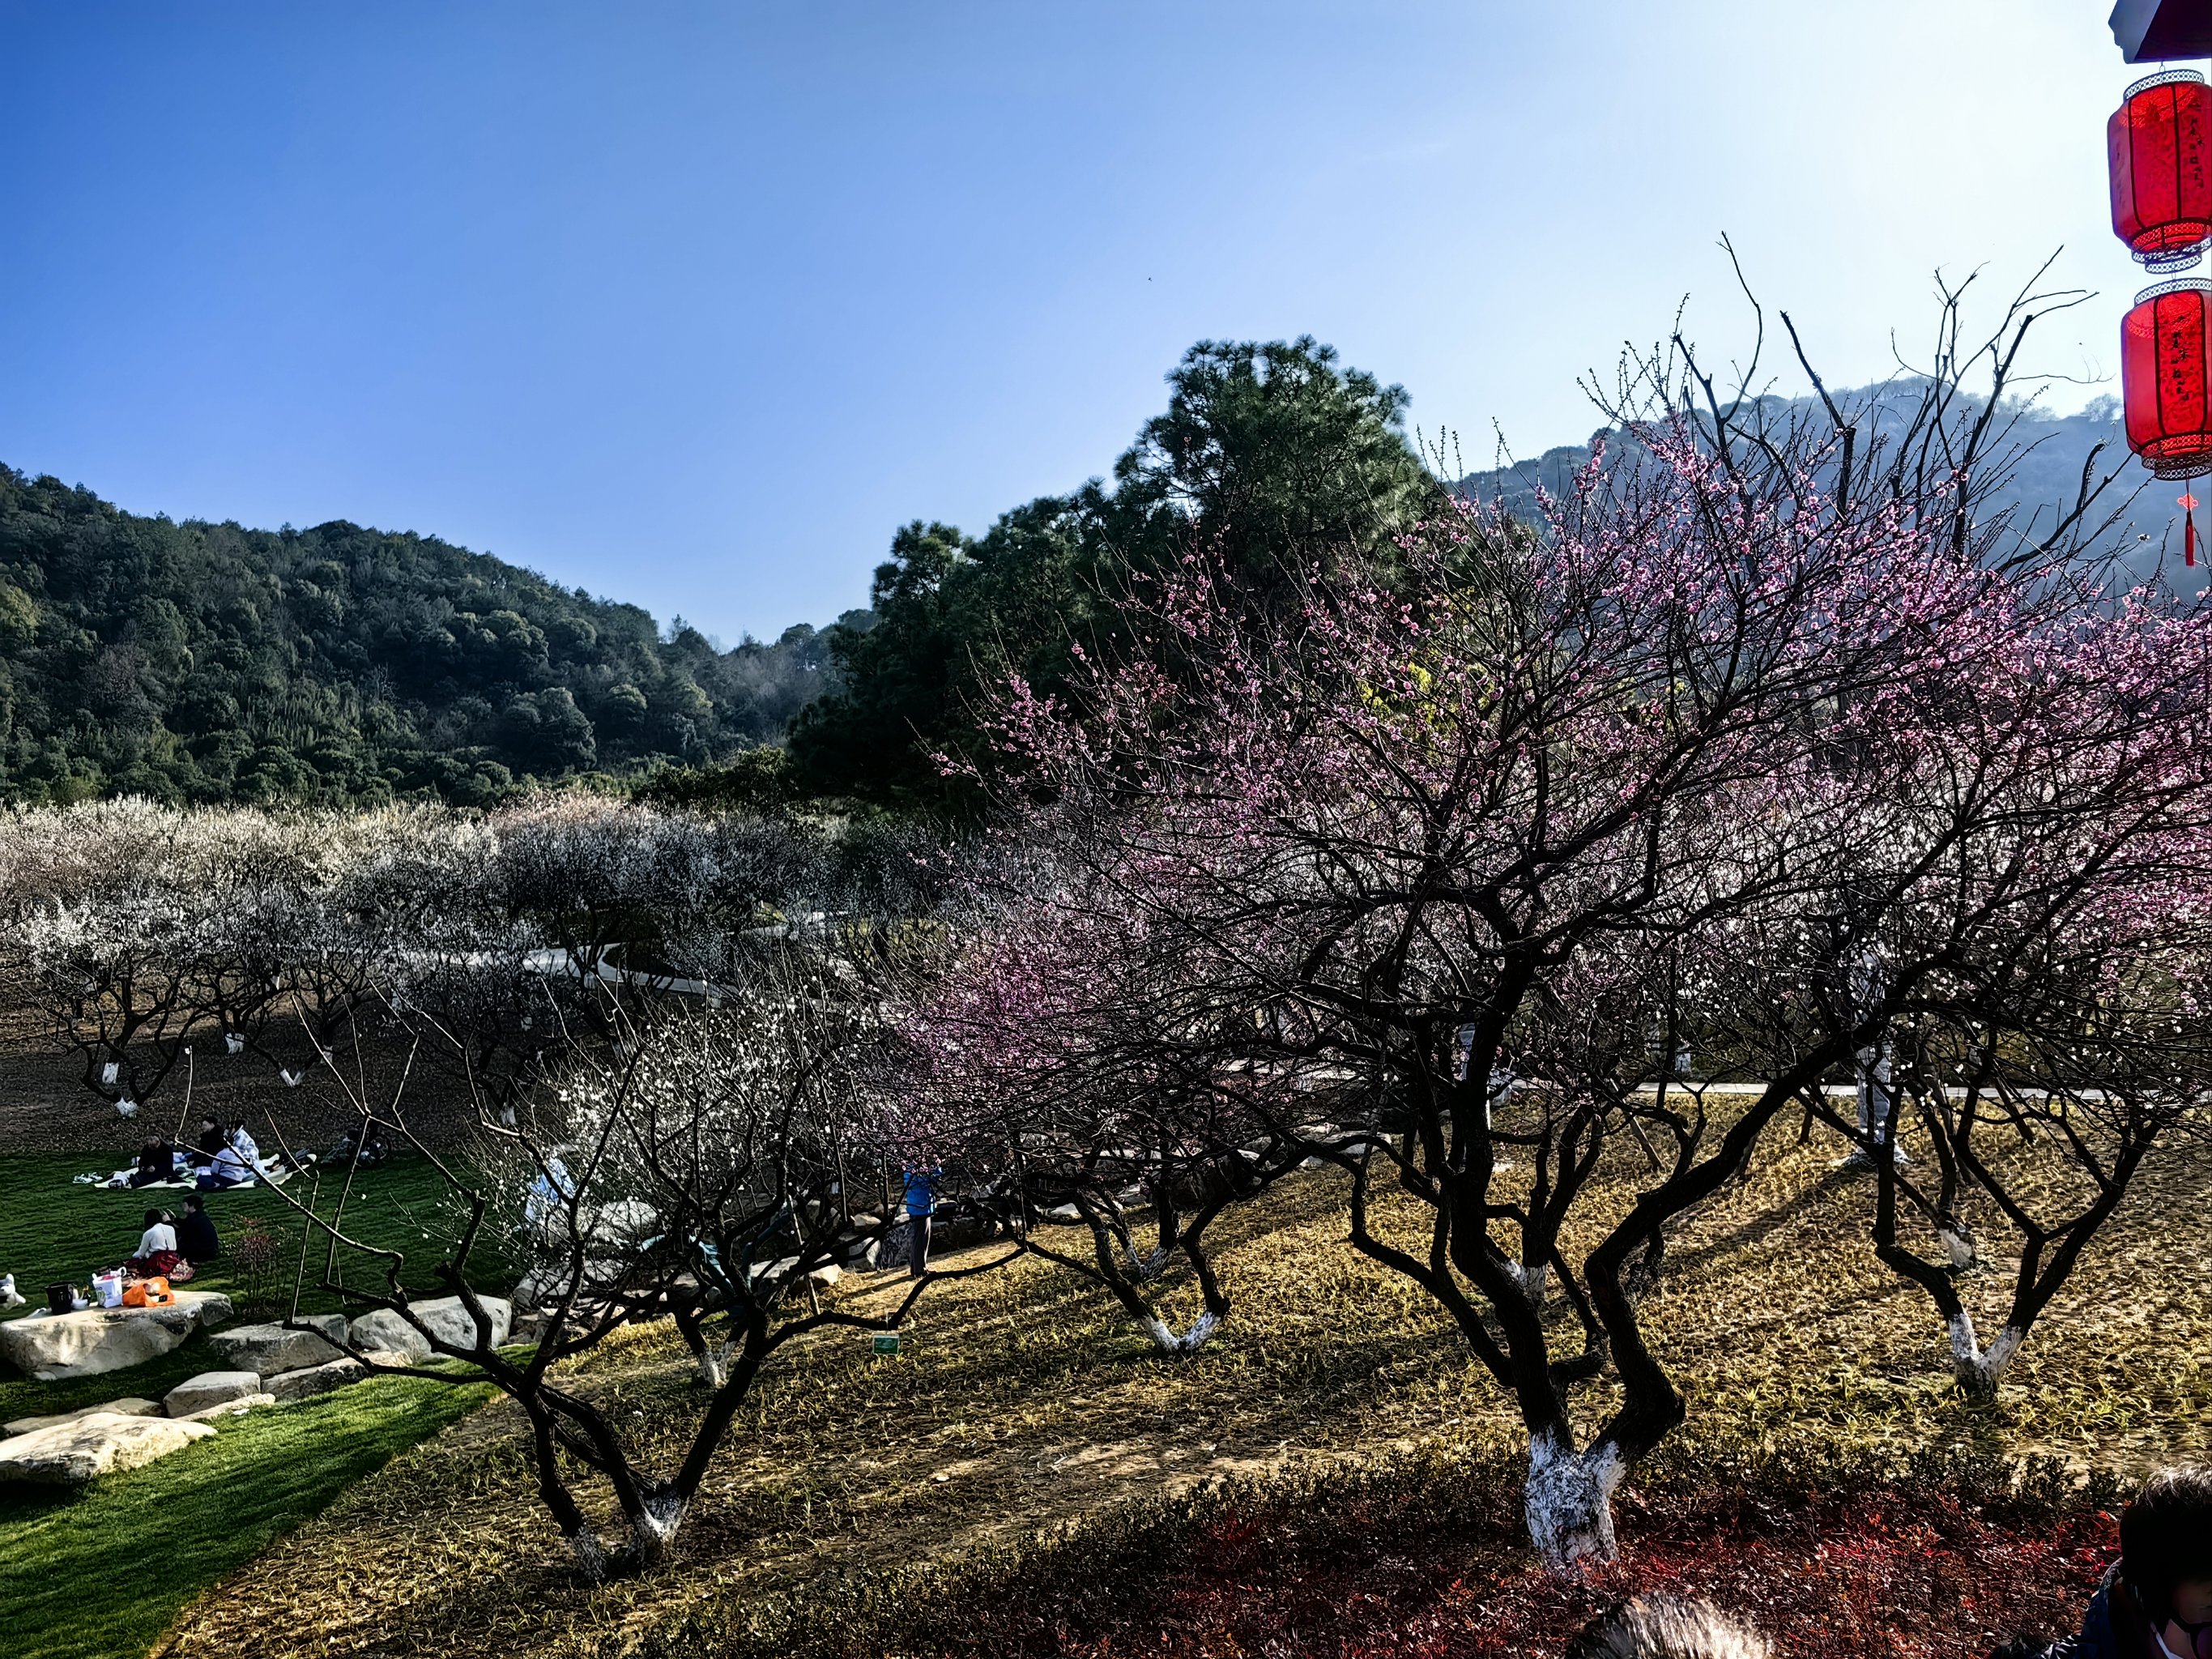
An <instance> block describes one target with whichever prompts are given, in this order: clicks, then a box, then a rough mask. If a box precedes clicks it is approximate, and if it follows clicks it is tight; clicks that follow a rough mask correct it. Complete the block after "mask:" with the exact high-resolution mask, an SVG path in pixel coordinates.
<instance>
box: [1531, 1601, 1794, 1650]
mask: <svg viewBox="0 0 2212 1659" xmlns="http://www.w3.org/2000/svg"><path fill="white" fill-rule="evenodd" d="M1566 1659H1774V1644H1772V1643H1771V1642H1769V1641H1768V1640H1767V1639H1766V1638H1765V1637H1764V1636H1762V1635H1760V1634H1759V1632H1758V1631H1756V1630H1754V1629H1753V1627H1752V1626H1749V1625H1747V1624H1746V1623H1744V1622H1743V1620H1740V1619H1737V1618H1735V1617H1733V1616H1732V1615H1730V1614H1729V1613H1723V1612H1722V1611H1721V1610H1720V1609H1719V1608H1718V1607H1715V1606H1714V1605H1713V1604H1712V1603H1711V1602H1710V1601H1701V1600H1698V1599H1695V1598H1692V1597H1688V1596H1680V1595H1638V1596H1636V1597H1634V1598H1633V1599H1632V1600H1630V1601H1623V1602H1622V1603H1620V1606H1618V1607H1614V1608H1613V1609H1612V1610H1611V1611H1610V1612H1608V1613H1604V1614H1602V1615H1601V1616H1600V1617H1598V1618H1596V1619H1594V1620H1591V1621H1590V1622H1589V1624H1588V1625H1587V1626H1583V1631H1582V1633H1581V1634H1580V1635H1578V1636H1577V1637H1576V1638H1575V1639H1574V1640H1573V1641H1571V1642H1570V1643H1569V1644H1567V1654H1566Z"/></svg>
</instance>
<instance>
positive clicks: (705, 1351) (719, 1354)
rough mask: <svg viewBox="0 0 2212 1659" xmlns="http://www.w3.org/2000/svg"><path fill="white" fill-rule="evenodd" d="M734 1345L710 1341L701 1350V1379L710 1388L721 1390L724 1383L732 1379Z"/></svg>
mask: <svg viewBox="0 0 2212 1659" xmlns="http://www.w3.org/2000/svg"><path fill="white" fill-rule="evenodd" d="M731 1346H732V1345H731V1344H729V1343H726V1342H725V1343H720V1344H716V1343H713V1342H709V1343H708V1344H707V1346H705V1347H703V1348H702V1349H700V1350H699V1380H700V1382H702V1383H705V1384H706V1385H707V1387H708V1389H714V1390H716V1391H718V1392H719V1391H720V1389H721V1386H722V1384H723V1383H726V1382H728V1381H729V1380H730V1349H731Z"/></svg>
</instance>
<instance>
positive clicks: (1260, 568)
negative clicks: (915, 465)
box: [792, 337, 1443, 809]
mask: <svg viewBox="0 0 2212 1659" xmlns="http://www.w3.org/2000/svg"><path fill="white" fill-rule="evenodd" d="M1168 384H1169V386H1170V397H1169V400H1168V407H1167V410H1166V411H1165V412H1164V414H1161V415H1158V416H1155V417H1154V418H1152V420H1150V421H1148V422H1146V423H1145V426H1144V428H1143V429H1142V430H1141V431H1140V432H1139V434H1138V435H1137V440H1136V441H1135V443H1134V444H1133V445H1132V446H1131V447H1129V449H1128V450H1127V452H1126V453H1123V454H1122V456H1121V459H1119V460H1117V461H1116V462H1115V465H1114V473H1113V482H1112V483H1111V484H1109V483H1106V482H1105V481H1103V480H1101V479H1093V480H1091V482H1090V483H1086V484H1085V485H1084V486H1083V487H1082V488H1081V489H1078V490H1076V491H1075V492H1074V493H1073V494H1072V495H1064V496H1051V495H1048V496H1040V497H1039V498H1038V499H1036V500H1035V501H1030V502H1029V503H1027V504H1026V505H1024V506H1022V507H1016V508H1014V509H1013V510H1012V512H1010V513H1004V514H1002V515H1001V516H1000V519H999V521H998V522H997V523H996V524H995V525H994V526H992V527H991V529H990V530H989V531H988V532H987V533H986V534H984V535H983V536H981V538H971V537H969V536H966V535H963V533H962V532H960V531H959V530H957V528H955V527H954V526H951V525H945V524H936V523H924V522H923V521H921V520H915V522H914V523H912V524H909V525H908V526H906V527H905V528H903V529H902V530H901V531H900V532H898V533H897V535H896V537H894V538H893V539H892V542H891V556H890V559H889V560H888V561H886V562H884V564H882V565H880V566H878V568H877V570H876V575H875V584H874V587H873V589H872V592H871V593H870V596H869V603H870V607H871V614H872V618H873V625H872V627H870V628H868V629H866V631H863V630H861V629H857V628H854V627H850V626H844V625H841V626H838V627H836V628H832V629H829V651H830V653H831V655H832V657H833V658H834V659H835V660H836V664H837V665H838V666H839V667H840V668H841V669H842V671H843V675H844V682H845V684H844V687H843V689H842V690H839V691H836V692H834V693H832V694H830V695H829V696H824V697H823V698H822V699H821V700H819V701H818V702H815V703H813V704H811V705H810V706H809V707H808V708H806V709H805V711H804V712H803V713H802V714H801V715H800V716H799V720H798V721H797V722H796V724H795V726H794V727H793V733H792V759H793V769H794V771H795V773H796V774H797V776H798V779H799V782H800V784H801V786H802V787H805V788H807V789H810V790H811V791H814V792H817V793H832V794H850V795H854V796H858V797H860V798H863V799H872V800H876V801H878V802H882V803H884V804H891V805H927V806H935V807H940V808H943V807H952V808H956V809H957V808H959V807H962V806H965V805H971V804H972V800H971V798H970V797H969V795H968V794H967V793H966V787H965V786H964V785H963V784H962V783H960V782H959V781H957V780H950V779H947V778H946V777H945V775H944V772H943V769H942V768H941V766H940V765H939V762H938V761H937V760H936V758H935V757H936V756H938V755H939V754H945V755H949V756H953V757H961V756H973V755H975V754H977V753H979V752H980V751H981V749H982V747H983V744H982V741H981V737H980V735H979V732H978V728H977V726H976V717H975V710H976V708H977V705H978V702H979V701H980V700H981V698H982V697H983V696H986V695H987V694H988V692H989V691H991V690H993V689H994V688H995V687H997V686H998V685H1000V684H1002V683H1003V682H1004V680H1005V679H1006V676H1007V675H1008V674H1009V673H1019V674H1020V675H1022V676H1023V678H1025V679H1026V680H1027V681H1029V683H1030V684H1032V685H1033V686H1036V687H1037V688H1039V689H1040V690H1053V689H1055V688H1058V687H1060V686H1061V685H1063V684H1066V677H1067V672H1068V670H1069V667H1070V665H1071V662H1072V660H1073V657H1072V652H1071V647H1075V646H1082V647H1085V649H1092V648H1095V647H1100V646H1103V645H1104V644H1107V643H1109V637H1108V636H1109V635H1110V634H1111V632H1112V631H1113V630H1115V629H1120V628H1122V627H1125V626H1126V625H1127V617H1128V616H1129V615H1130V612H1129V611H1128V610H1127V608H1126V607H1124V606H1121V605H1119V604H1117V603H1115V600H1116V599H1117V598H1118V596H1119V595H1120V594H1121V592H1123V591H1124V590H1125V589H1126V586H1127V584H1128V583H1129V582H1130V581H1132V580H1140V579H1143V578H1145V577H1146V576H1157V575H1158V574H1160V573H1162V572H1164V571H1166V570H1168V569H1169V568H1172V567H1173V566H1174V564H1175V563H1176V562H1177V561H1179V560H1180V559H1181V558H1182V556H1183V555H1184V554H1185V553H1187V552H1188V551H1189V550H1191V549H1192V548H1194V547H1196V546H1206V547H1209V548H1211V549H1212V550H1214V552H1215V553H1216V555H1217V556H1218V557H1219V558H1220V559H1221V560H1222V562H1223V564H1224V566H1225V568H1227V569H1228V570H1230V571H1231V572H1232V573H1234V574H1235V576H1236V578H1237V582H1238V585H1239V588H1240V591H1242V592H1245V593H1247V594H1249V596H1250V597H1251V599H1252V600H1253V602H1254V603H1255V604H1259V605H1267V604H1268V603H1270V602H1271V600H1272V598H1273V596H1277V595H1279V593H1280V592H1283V591H1284V590H1285V586H1287V585H1288V584H1289V582H1290V581H1291V579H1292V578H1293V577H1294V576H1295V575H1296V574H1297V572H1298V570H1299V569H1301V568H1303V567H1304V565H1305V564H1307V563H1310V562H1313V561H1315V560H1316V559H1320V560H1337V559H1346V558H1354V559H1360V560H1365V561H1370V562H1372V561H1381V562H1385V563H1387V562H1389V560H1390V559H1391V557H1392V556H1393V549H1394V538H1395V537H1396V536H1397V535H1398V534H1399V533H1400V532H1402V531H1403V530H1405V529H1406V528H1407V527H1409V526H1411V525H1412V524H1413V522H1414V521H1416V520H1419V518H1420V517H1422V516H1423V515H1424V514H1425V513H1428V512H1430V511H1431V510H1433V508H1434V507H1436V506H1437V503H1438V502H1440V501H1442V499H1443V486H1442V485H1441V484H1440V483H1438V482H1437V480H1436V479H1435V478H1434V477H1432V476H1431V474H1430V472H1429V471H1427V469H1426V468H1425V467H1424V466H1423V465H1421V463H1420V460H1419V457H1418V456H1416V455H1415V453H1413V449H1412V448H1411V447H1410V446H1408V444H1407V441H1406V437H1405V432H1404V422H1405V411H1406V407H1407V401H1408V399H1407V395H1406V392H1405V391H1404V390H1403V388H1401V387H1399V386H1383V384H1381V383H1380V382H1379V381H1377V380H1376V379H1375V377H1374V376H1373V375H1371V374H1364V373H1363V372H1361V371H1360V370H1358V369H1352V368H1342V367H1340V364H1339V362H1338V360H1337V355H1336V352H1335V351H1334V349H1332V348H1330V347H1328V346H1325V345H1320V344H1317V343H1315V342H1314V341H1313V340H1312V339H1311V338H1310V337H1302V338H1299V339H1297V340H1295V341H1291V342H1288V343H1284V342H1280V341H1278V342H1274V343H1268V344H1255V343H1250V342H1243V343H1227V342H1221V341H1201V342H1200V343H1198V344H1197V345H1194V346H1193V347H1192V348H1191V349H1190V350H1189V351H1188V352H1187V353H1186V354H1184V356H1183V359H1182V363H1181V364H1180V365H1179V366H1178V367H1177V368H1176V370H1175V372H1174V373H1173V374H1170V376H1169V377H1168Z"/></svg>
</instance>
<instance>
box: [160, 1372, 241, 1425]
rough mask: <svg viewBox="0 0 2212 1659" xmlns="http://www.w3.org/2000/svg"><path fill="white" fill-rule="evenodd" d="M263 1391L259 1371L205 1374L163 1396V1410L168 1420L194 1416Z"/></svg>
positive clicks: (187, 1381)
mask: <svg viewBox="0 0 2212 1659" xmlns="http://www.w3.org/2000/svg"><path fill="white" fill-rule="evenodd" d="M260 1392H261V1376H260V1373H259V1372H258V1371H202V1372H201V1373H200V1374H199V1375H198V1376H191V1377H187V1378H185V1380H184V1381H183V1382H181V1383H178V1384H177V1386H176V1387H175V1388H173V1389H170V1390H169V1391H168V1393H167V1394H165V1395H162V1396H161V1411H162V1413H163V1414H164V1415H165V1416H168V1417H190V1416H191V1415H192V1413H195V1412H204V1411H205V1410H206V1409H207V1408H208V1407H210V1406H220V1405H222V1403H223V1402H224V1401H230V1400H243V1399H244V1398H245V1397H246V1395H249V1394H259V1393H260Z"/></svg>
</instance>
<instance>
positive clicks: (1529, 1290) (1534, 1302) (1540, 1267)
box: [1505, 1261, 1552, 1313]
mask: <svg viewBox="0 0 2212 1659" xmlns="http://www.w3.org/2000/svg"><path fill="white" fill-rule="evenodd" d="M1505 1270H1506V1271H1507V1272H1508V1273H1511V1274H1512V1275H1513V1279H1514V1282H1515V1283H1516V1284H1517V1285H1520V1286H1521V1294H1522V1295H1523V1296H1525V1297H1528V1305H1529V1306H1530V1307H1532V1308H1534V1309H1535V1310H1536V1311H1537V1312H1539V1313H1541V1312H1542V1311H1543V1310H1544V1297H1546V1296H1547V1295H1548V1294H1549V1293H1550V1291H1551V1288H1552V1270H1551V1268H1550V1267H1548V1266H1547V1265H1546V1264H1545V1263H1543V1262H1541V1261H1540V1262H1538V1263H1537V1264H1536V1265H1535V1266H1534V1267H1523V1266H1522V1264H1521V1263H1520V1262H1518V1261H1509V1262H1507V1263H1506V1264H1505Z"/></svg>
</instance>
